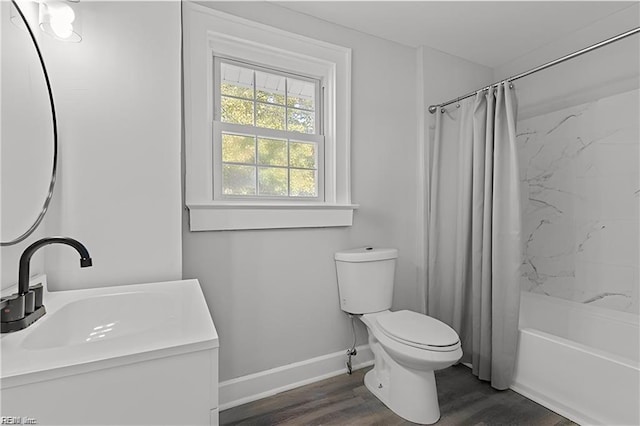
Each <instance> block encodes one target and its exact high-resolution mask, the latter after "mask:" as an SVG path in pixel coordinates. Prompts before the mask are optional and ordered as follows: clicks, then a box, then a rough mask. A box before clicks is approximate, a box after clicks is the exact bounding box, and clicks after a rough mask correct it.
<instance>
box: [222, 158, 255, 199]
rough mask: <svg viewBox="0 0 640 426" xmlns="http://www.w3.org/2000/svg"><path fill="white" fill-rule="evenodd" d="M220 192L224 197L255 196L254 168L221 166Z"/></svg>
mask: <svg viewBox="0 0 640 426" xmlns="http://www.w3.org/2000/svg"><path fill="white" fill-rule="evenodd" d="M222 192H223V193H224V194H226V195H255V194H256V168H255V167H252V166H236V165H234V164H223V166H222Z"/></svg>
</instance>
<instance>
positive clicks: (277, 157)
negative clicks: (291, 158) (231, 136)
mask: <svg viewBox="0 0 640 426" xmlns="http://www.w3.org/2000/svg"><path fill="white" fill-rule="evenodd" d="M258 164H263V165H266V166H285V167H286V166H287V141H286V140H283V139H262V138H260V139H258Z"/></svg>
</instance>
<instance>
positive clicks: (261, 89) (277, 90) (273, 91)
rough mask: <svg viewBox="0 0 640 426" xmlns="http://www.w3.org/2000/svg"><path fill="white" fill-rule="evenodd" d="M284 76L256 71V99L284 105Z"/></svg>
mask: <svg viewBox="0 0 640 426" xmlns="http://www.w3.org/2000/svg"><path fill="white" fill-rule="evenodd" d="M285 80H286V77H283V76H281V75H275V74H269V73H266V72H260V71H256V99H257V100H259V101H262V102H268V103H270V104H279V105H284V87H285Z"/></svg>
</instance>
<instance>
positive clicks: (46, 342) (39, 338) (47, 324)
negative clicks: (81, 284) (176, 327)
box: [21, 292, 172, 350]
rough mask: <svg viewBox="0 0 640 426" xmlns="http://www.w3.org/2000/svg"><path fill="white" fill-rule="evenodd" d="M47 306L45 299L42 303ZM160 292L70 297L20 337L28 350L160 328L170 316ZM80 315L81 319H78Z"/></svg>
mask: <svg viewBox="0 0 640 426" xmlns="http://www.w3.org/2000/svg"><path fill="white" fill-rule="evenodd" d="M45 308H46V303H45ZM170 312H171V299H170V297H169V296H168V295H167V294H163V293H151V292H148V293H142V292H138V293H124V294H112V295H102V296H94V297H89V298H86V299H80V300H75V301H72V302H70V303H68V304H66V305H64V306H62V307H61V308H60V309H59V310H58V311H57V312H54V313H53V314H51V315H49V316H48V317H47V318H46V321H42V320H40V321H42V324H40V327H36V328H34V329H33V332H31V333H29V335H28V336H26V338H25V339H24V340H23V341H22V345H21V346H22V347H23V348H24V349H29V350H38V349H50V348H56V347H60V346H74V345H83V344H93V343H98V342H102V341H105V340H110V339H118V338H122V337H125V336H131V335H135V334H141V333H145V332H148V331H150V330H152V329H154V328H156V329H161V328H163V327H165V326H166V324H167V323H168V322H170V320H171V319H172V315H170ZM79 319H82V320H79Z"/></svg>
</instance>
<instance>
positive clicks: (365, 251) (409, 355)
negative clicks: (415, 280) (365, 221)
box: [335, 247, 462, 424]
mask: <svg viewBox="0 0 640 426" xmlns="http://www.w3.org/2000/svg"><path fill="white" fill-rule="evenodd" d="M397 257H398V251H397V250H396V249H383V248H373V247H363V248H358V249H352V250H346V251H342V252H338V253H336V254H335V261H336V271H337V276H338V291H339V294H340V307H341V309H342V310H343V311H345V312H347V313H349V314H351V315H357V316H358V317H359V318H360V320H361V321H362V322H363V323H364V324H365V325H366V326H367V332H368V334H369V347H370V348H371V351H372V352H373V354H374V367H373V369H372V370H371V371H369V372H367V374H366V375H365V378H364V384H365V386H366V387H367V389H368V390H369V391H370V392H371V393H373V394H374V395H375V396H376V397H378V399H380V401H382V402H383V403H384V404H385V405H386V406H387V407H389V408H390V409H391V410H392V411H393V412H395V413H396V414H398V415H399V416H400V417H402V418H404V419H406V420H409V421H411V422H415V423H422V424H432V423H435V422H437V421H438V419H439V418H440V408H439V406H438V393H437V390H436V381H435V376H434V371H435V370H440V369H443V368H447V367H449V366H450V365H453V364H454V363H455V362H457V361H458V360H459V359H460V358H461V357H462V349H461V348H460V339H459V337H458V334H457V333H456V332H455V331H454V330H453V329H452V328H451V327H449V326H448V325H446V324H445V323H443V322H441V321H438V320H437V319H435V318H431V317H429V316H427V315H422V314H419V313H416V312H412V311H406V310H403V311H396V312H393V311H390V310H389V309H390V308H391V302H392V298H393V284H394V272H395V262H396V258H397Z"/></svg>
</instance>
